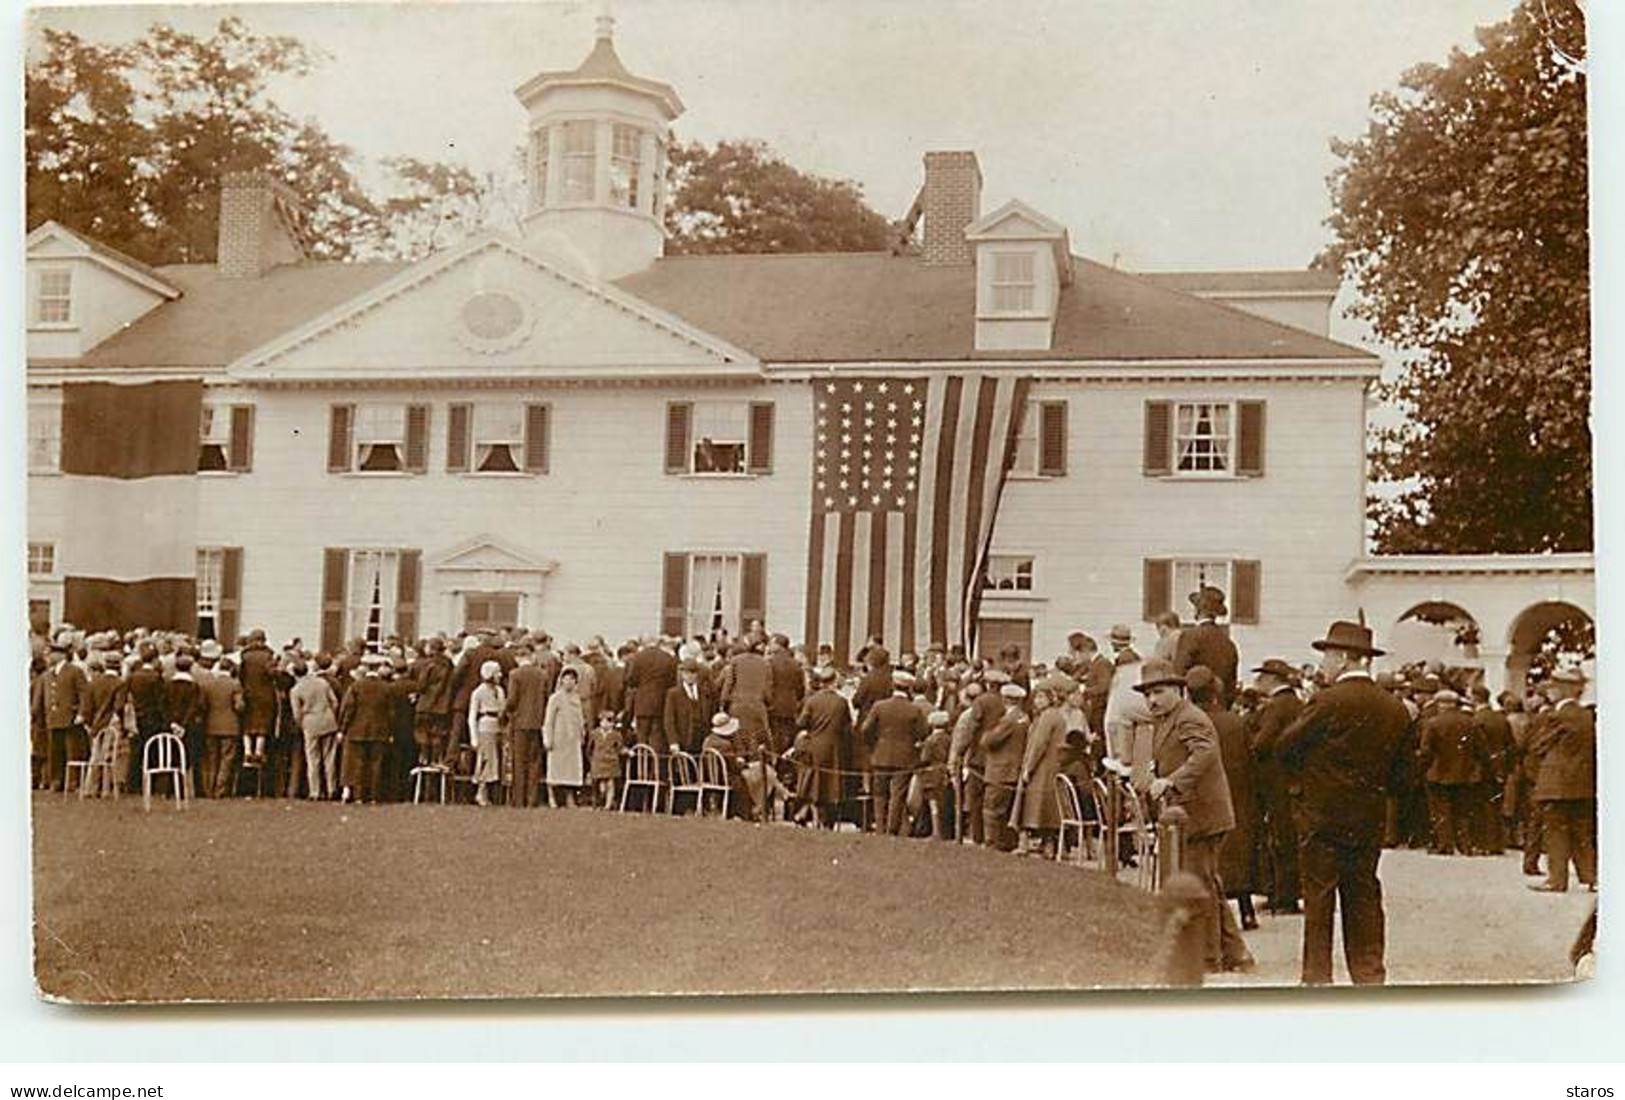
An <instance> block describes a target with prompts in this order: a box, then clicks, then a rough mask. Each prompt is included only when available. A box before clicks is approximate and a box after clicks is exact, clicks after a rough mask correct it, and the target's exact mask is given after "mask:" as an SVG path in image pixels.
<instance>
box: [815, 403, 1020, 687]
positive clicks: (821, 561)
mask: <svg viewBox="0 0 1625 1100" xmlns="http://www.w3.org/2000/svg"><path fill="white" fill-rule="evenodd" d="M1027 387H1028V379H1026V378H1021V377H1016V376H1014V375H1006V374H992V373H988V374H978V373H966V374H944V375H932V376H929V377H867V378H840V379H831V380H827V381H817V382H815V383H814V385H813V425H814V429H813V477H812V488H813V498H812V513H811V514H812V529H811V532H810V537H809V539H808V552H807V626H806V633H805V639H806V642H807V645H808V646H809V648H814V647H816V646H818V645H820V644H823V643H828V644H830V645H832V646H834V648H835V655H836V659H837V660H840V661H846V660H848V659H849V658H850V657H851V655H852V654H854V653H855V652H856V651H857V650H858V649H859V648H860V647H861V646H862V645H863V643H864V641H865V640H867V639H868V638H870V637H879V638H880V639H881V640H882V641H883V642H884V643H885V645H886V647H887V648H888V649H890V650H891V652H892V654H893V655H894V656H896V655H897V654H899V653H904V652H911V651H912V652H918V651H919V650H920V649H921V648H923V646H924V644H925V643H926V642H930V641H935V642H941V643H942V644H944V645H953V644H955V643H960V644H963V645H964V646H965V647H966V650H967V651H970V650H971V648H972V646H973V645H974V643H975V629H976V613H977V608H978V606H979V603H980V594H981V585H980V584H979V583H976V582H977V578H979V577H980V575H981V572H982V567H983V558H984V556H985V555H986V553H987V546H988V542H989V540H990V538H991V536H992V532H993V521H994V517H995V515H996V514H997V511H998V506H999V497H1000V495H1001V493H1002V492H1003V489H1004V477H1005V472H1006V470H1008V468H1009V466H1010V461H1011V458H1012V456H1013V454H1014V452H1015V443H1016V435H1017V433H1018V431H1019V430H1020V427H1021V424H1020V420H1021V413H1022V407H1023V405H1024V404H1025V403H1026V395H1027Z"/></svg>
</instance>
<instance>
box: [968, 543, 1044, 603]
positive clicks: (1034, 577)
mask: <svg viewBox="0 0 1625 1100" xmlns="http://www.w3.org/2000/svg"><path fill="white" fill-rule="evenodd" d="M1023 581H1025V586H1023ZM982 591H983V593H985V594H987V595H990V596H1035V595H1037V594H1038V555H1037V554H1029V553H1023V552H1020V551H1003V550H1001V551H997V552H995V553H990V554H989V555H988V556H987V561H986V562H985V563H984V564H983V567H982Z"/></svg>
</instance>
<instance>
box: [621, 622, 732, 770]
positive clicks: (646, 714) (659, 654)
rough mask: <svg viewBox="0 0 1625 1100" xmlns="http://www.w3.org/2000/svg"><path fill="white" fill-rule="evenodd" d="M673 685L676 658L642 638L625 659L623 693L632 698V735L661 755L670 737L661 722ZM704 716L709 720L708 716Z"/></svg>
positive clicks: (649, 639)
mask: <svg viewBox="0 0 1625 1100" xmlns="http://www.w3.org/2000/svg"><path fill="white" fill-rule="evenodd" d="M676 685H677V658H676V657H673V656H672V655H671V653H669V652H668V651H667V650H666V649H665V648H664V647H662V646H660V645H659V644H657V643H656V641H655V639H653V638H650V637H645V638H644V639H643V647H642V648H641V649H639V650H638V651H637V652H636V653H634V654H633V655H632V659H631V660H629V661H627V662H626V694H627V697H628V698H629V699H630V700H631V708H632V735H633V736H634V737H635V738H636V739H637V743H638V744H640V745H649V746H651V747H653V749H654V750H655V752H658V753H660V754H662V755H664V754H665V752H666V750H667V747H668V743H667V738H668V737H669V736H670V734H669V731H668V730H667V729H666V728H665V725H664V721H663V719H664V714H665V709H666V694H667V693H668V692H669V691H671V689H672V688H673V687H675V686H676ZM705 717H706V721H707V722H709V721H710V718H711V716H710V715H706V716H705ZM701 736H702V737H703V733H702V735H701ZM697 743H698V742H697V741H696V744H697Z"/></svg>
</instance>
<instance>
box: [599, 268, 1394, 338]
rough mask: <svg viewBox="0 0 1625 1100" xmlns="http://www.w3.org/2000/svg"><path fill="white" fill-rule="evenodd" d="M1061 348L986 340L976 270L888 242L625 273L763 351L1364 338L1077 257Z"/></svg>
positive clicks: (631, 281) (1061, 320) (720, 332)
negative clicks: (860, 249) (978, 336)
mask: <svg viewBox="0 0 1625 1100" xmlns="http://www.w3.org/2000/svg"><path fill="white" fill-rule="evenodd" d="M1075 264H1076V280H1075V281H1074V283H1073V284H1072V285H1071V286H1070V287H1068V288H1066V289H1065V290H1063V291H1062V293H1061V301H1060V313H1059V316H1058V317H1057V319H1056V325H1055V339H1054V346H1053V347H1052V348H1051V349H1050V350H1047V351H1032V352H1020V351H998V352H978V351H977V350H976V346H975V312H976V273H975V270H974V268H972V267H970V266H958V267H947V266H931V265H927V264H924V263H922V262H920V260H919V259H917V258H914V257H909V256H893V255H890V254H887V253H868V252H864V253H820V254H806V255H755V256H739V255H730V256H678V257H668V258H665V259H661V260H658V261H656V262H655V264H654V265H653V266H652V267H650V268H649V269H648V270H646V271H640V272H638V273H636V274H634V275H629V276H627V277H626V278H624V279H621V280H619V282H618V283H617V285H618V286H620V287H621V288H622V289H623V290H626V291H627V292H629V293H631V294H634V295H636V296H637V297H639V298H641V299H643V300H644V301H647V302H649V303H650V304H652V305H655V306H658V307H660V308H661V309H665V310H668V311H669V312H671V313H675V314H676V315H677V316H679V317H681V318H683V319H684V320H686V321H688V322H689V323H691V324H693V325H695V326H696V327H698V328H701V329H704V330H705V331H707V332H710V333H713V334H714V335H717V336H719V337H722V338H723V339H725V340H728V341H729V342H731V343H734V344H738V345H739V346H740V347H743V348H746V349H748V350H749V351H751V352H752V353H753V354H755V355H756V356H757V357H758V358H760V359H762V360H763V361H764V362H853V361H865V360H902V361H909V360H956V359H989V358H996V359H1023V358H1026V359H1068V360H1084V361H1111V360H1156V359H1169V360H1178V359H1248V360H1265V359H1341V360H1348V359H1354V358H1371V359H1374V358H1375V357H1373V356H1372V355H1371V354H1370V353H1369V352H1367V351H1364V350H1363V349H1360V348H1356V347H1351V346H1349V345H1347V344H1341V343H1338V342H1336V341H1334V340H1329V339H1326V338H1325V337H1322V336H1317V335H1315V334H1314V333H1311V332H1307V331H1305V330H1303V329H1297V328H1293V327H1291V326H1289V325H1283V324H1279V323H1277V322H1275V321H1270V320H1267V319H1265V318H1262V317H1258V316H1255V315H1254V314H1251V313H1245V312H1243V311H1241V310H1239V309H1233V308H1231V307H1229V306H1225V305H1221V304H1218V303H1215V302H1209V301H1204V300H1202V299H1200V298H1196V297H1193V296H1191V295H1189V294H1184V293H1180V292H1178V291H1175V290H1172V289H1169V288H1167V287H1165V286H1161V285H1158V283H1157V281H1155V280H1147V279H1144V278H1141V277H1139V276H1136V275H1132V274H1130V273H1128V272H1125V271H1119V270H1116V269H1114V268H1110V267H1106V266H1104V265H1102V264H1097V263H1094V262H1092V261H1090V260H1085V259H1082V258H1076V259H1075Z"/></svg>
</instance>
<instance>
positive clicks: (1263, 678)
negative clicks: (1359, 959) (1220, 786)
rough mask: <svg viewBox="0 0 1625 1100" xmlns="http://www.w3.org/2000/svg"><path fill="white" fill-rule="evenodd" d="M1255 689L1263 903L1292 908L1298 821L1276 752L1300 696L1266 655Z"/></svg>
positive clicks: (1285, 667) (1287, 669) (1280, 664)
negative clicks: (1261, 699)
mask: <svg viewBox="0 0 1625 1100" xmlns="http://www.w3.org/2000/svg"><path fill="white" fill-rule="evenodd" d="M1253 672H1254V673H1255V674H1256V675H1257V677H1258V680H1257V683H1258V693H1259V694H1260V695H1262V696H1263V697H1264V703H1263V705H1262V706H1260V707H1259V708H1258V712H1257V713H1256V714H1255V715H1254V716H1253V730H1252V751H1253V782H1254V783H1255V784H1256V785H1257V787H1258V792H1259V802H1260V804H1261V807H1262V809H1263V813H1264V822H1263V825H1264V843H1263V845H1262V850H1263V852H1264V855H1265V857H1266V858H1265V865H1266V867H1267V869H1268V871H1269V883H1268V886H1269V897H1270V901H1269V905H1270V911H1271V912H1274V913H1296V912H1297V911H1298V898H1299V897H1300V896H1302V895H1301V892H1300V891H1301V887H1300V885H1299V882H1298V826H1297V822H1296V821H1295V820H1294V815H1293V810H1292V796H1291V794H1290V792H1289V791H1288V790H1287V777H1286V774H1285V773H1284V772H1283V771H1282V769H1281V763H1280V759H1279V758H1278V756H1277V755H1276V751H1277V742H1278V741H1279V740H1280V737H1281V734H1282V732H1283V731H1285V730H1286V729H1287V727H1289V726H1290V725H1292V723H1293V722H1296V721H1297V720H1298V715H1299V714H1300V713H1302V712H1303V700H1302V699H1300V698H1298V692H1297V690H1296V689H1295V688H1294V687H1293V683H1294V681H1296V679H1297V675H1298V674H1297V672H1296V670H1294V669H1293V667H1292V666H1291V665H1289V664H1287V663H1286V662H1285V661H1283V660H1280V659H1279V658H1275V657H1271V658H1270V659H1269V660H1267V661H1265V662H1264V663H1263V664H1261V665H1259V666H1258V667H1257V668H1255V669H1253Z"/></svg>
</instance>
